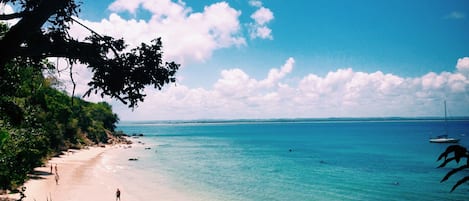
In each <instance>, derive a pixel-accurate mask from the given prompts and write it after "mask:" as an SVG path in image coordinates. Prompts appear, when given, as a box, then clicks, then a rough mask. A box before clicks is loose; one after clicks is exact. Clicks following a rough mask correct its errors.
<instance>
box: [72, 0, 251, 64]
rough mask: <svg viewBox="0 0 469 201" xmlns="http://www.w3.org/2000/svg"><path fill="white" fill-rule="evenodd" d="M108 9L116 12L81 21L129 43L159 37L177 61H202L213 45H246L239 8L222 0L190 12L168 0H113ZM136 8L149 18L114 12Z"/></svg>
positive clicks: (80, 31)
mask: <svg viewBox="0 0 469 201" xmlns="http://www.w3.org/2000/svg"><path fill="white" fill-rule="evenodd" d="M109 9H111V10H112V11H114V12H116V13H112V14H111V15H110V16H109V17H108V18H107V19H103V20H101V21H99V22H93V21H88V20H81V22H82V23H83V24H85V25H86V26H89V27H90V28H92V29H93V30H95V31H97V32H98V33H102V34H106V35H110V36H113V37H118V38H124V39H125V40H126V41H127V42H128V43H130V45H131V46H135V45H138V44H140V43H141V42H149V41H151V40H152V39H155V38H157V37H161V38H162V39H163V50H164V53H165V54H164V56H165V59H168V60H175V61H177V62H179V63H186V62H188V61H199V62H200V61H205V60H207V59H209V58H210V57H211V55H212V53H213V51H215V50H217V49H221V48H227V47H232V46H235V47H236V46H238V47H239V46H244V45H246V41H245V39H244V37H242V34H241V26H240V22H239V16H240V15H241V11H238V10H235V9H234V8H232V7H230V5H229V4H228V3H226V2H219V3H214V4H211V5H208V6H206V7H205V8H204V10H203V12H192V10H191V9H190V8H188V7H186V5H185V3H183V2H181V1H178V2H173V1H170V0H146V1H143V0H137V1H125V0H117V1H115V2H114V3H112V4H111V5H110V6H109ZM137 9H145V10H147V11H149V12H151V13H152V17H151V19H149V20H147V21H145V20H136V19H130V20H127V19H124V18H122V17H121V16H120V15H119V14H118V12H125V11H128V12H130V13H135V12H136V10H137ZM71 35H72V36H74V37H77V38H83V37H84V36H87V35H89V32H87V30H86V29H84V28H82V27H80V26H79V25H74V26H72V28H71Z"/></svg>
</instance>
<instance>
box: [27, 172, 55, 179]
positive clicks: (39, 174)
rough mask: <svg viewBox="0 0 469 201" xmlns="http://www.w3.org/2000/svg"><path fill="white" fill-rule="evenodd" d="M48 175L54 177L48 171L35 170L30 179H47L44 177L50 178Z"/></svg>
mask: <svg viewBox="0 0 469 201" xmlns="http://www.w3.org/2000/svg"><path fill="white" fill-rule="evenodd" d="M48 175H52V174H51V173H50V172H46V171H38V170H35V171H34V172H33V173H31V174H29V175H28V177H29V178H30V179H45V177H44V176H48Z"/></svg>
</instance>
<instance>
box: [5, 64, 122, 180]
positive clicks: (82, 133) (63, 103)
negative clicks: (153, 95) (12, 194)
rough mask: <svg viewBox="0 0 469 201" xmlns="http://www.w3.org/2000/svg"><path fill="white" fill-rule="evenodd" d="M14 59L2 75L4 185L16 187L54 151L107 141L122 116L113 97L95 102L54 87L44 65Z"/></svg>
mask: <svg viewBox="0 0 469 201" xmlns="http://www.w3.org/2000/svg"><path fill="white" fill-rule="evenodd" d="M21 65H24V63H22V62H19V61H18V62H16V63H14V62H10V63H8V65H6V66H5V68H3V69H1V70H2V71H3V72H2V73H3V75H4V76H3V78H4V79H1V80H0V91H1V92H2V94H1V96H0V189H15V188H17V187H19V186H20V185H21V184H23V182H24V181H25V180H26V179H27V174H28V173H30V172H31V171H32V170H33V168H34V167H37V166H40V165H41V164H42V163H43V160H44V159H46V158H47V157H48V156H49V155H51V154H54V153H58V152H60V151H61V150H64V149H67V148H69V147H70V146H74V147H79V146H80V144H83V143H86V142H90V141H89V139H91V140H92V141H93V142H94V143H100V142H107V135H106V130H110V131H113V130H114V129H115V124H116V123H117V122H118V120H119V119H118V117H117V115H116V114H114V113H112V108H111V106H110V105H109V104H107V103H89V102H86V101H83V100H80V99H77V98H75V99H74V100H75V101H74V103H73V104H72V103H71V100H72V99H71V97H70V96H68V95H66V94H64V93H63V92H60V91H58V90H56V89H54V88H53V87H52V83H53V82H52V80H51V79H46V78H44V76H43V75H42V73H41V71H40V70H39V69H38V68H35V67H32V66H21Z"/></svg>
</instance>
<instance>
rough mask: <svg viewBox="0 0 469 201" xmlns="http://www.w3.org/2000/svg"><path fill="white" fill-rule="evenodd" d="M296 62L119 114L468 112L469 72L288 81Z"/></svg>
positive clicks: (236, 75) (164, 95)
mask: <svg viewBox="0 0 469 201" xmlns="http://www.w3.org/2000/svg"><path fill="white" fill-rule="evenodd" d="M293 65H294V59H293V58H289V59H287V61H286V62H285V64H284V65H282V66H281V67H279V68H274V69H271V70H270V71H269V72H266V77H265V78H264V79H261V80H256V79H254V78H252V77H251V76H249V75H248V74H247V73H245V72H244V71H243V70H241V69H239V68H236V69H229V70H224V71H222V72H221V74H220V78H219V79H218V81H217V82H216V83H215V84H214V85H213V88H211V89H203V88H195V89H192V88H190V87H187V86H183V85H179V84H178V85H177V86H170V87H168V88H165V89H164V90H163V91H161V92H158V93H154V94H152V96H149V97H147V99H146V100H145V102H144V103H142V104H141V105H140V107H139V108H137V109H136V111H135V112H134V113H132V112H130V111H129V110H128V109H123V110H119V114H120V115H121V118H122V119H123V120H128V119H134V120H143V119H147V120H148V119H205V118H227V119H230V118H234V119H237V118H298V117H370V116H371V117H386V116H388V117H389V116H411V117H413V116H441V115H442V102H443V100H444V99H446V100H447V101H448V111H449V114H450V115H455V116H457V115H468V114H469V78H468V77H466V76H464V75H463V74H461V73H458V72H455V73H449V72H442V73H439V74H437V73H433V72H430V73H427V74H425V75H423V76H421V77H414V78H404V77H400V76H397V75H393V74H386V73H383V72H380V71H377V72H373V73H366V72H356V71H354V70H353V69H351V68H345V69H338V70H336V71H331V72H329V73H328V74H326V75H325V76H319V75H315V74H308V75H306V76H304V77H303V78H301V79H300V80H299V81H298V82H296V83H290V84H286V83H284V82H283V80H285V79H286V78H287V76H288V75H289V74H290V73H291V71H292V70H293ZM267 83H268V84H267Z"/></svg>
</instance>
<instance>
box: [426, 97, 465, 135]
mask: <svg viewBox="0 0 469 201" xmlns="http://www.w3.org/2000/svg"><path fill="white" fill-rule="evenodd" d="M430 142H431V143H458V142H459V139H456V138H452V137H448V119H447V115H446V100H445V134H444V135H440V136H437V137H435V138H430Z"/></svg>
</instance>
